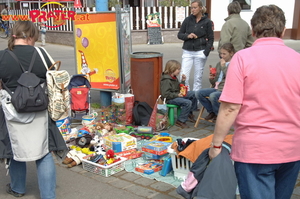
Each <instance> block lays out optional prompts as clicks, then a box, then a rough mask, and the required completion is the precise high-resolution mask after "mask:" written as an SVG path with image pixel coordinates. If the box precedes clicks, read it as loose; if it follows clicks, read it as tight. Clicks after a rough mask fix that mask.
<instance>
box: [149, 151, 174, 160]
mask: <svg viewBox="0 0 300 199" xmlns="http://www.w3.org/2000/svg"><path fill="white" fill-rule="evenodd" d="M167 155H168V154H167V153H166V154H163V155H156V154H153V153H148V152H144V157H145V159H154V160H161V159H163V158H164V157H166V156H167Z"/></svg>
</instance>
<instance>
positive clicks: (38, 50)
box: [35, 47, 61, 70]
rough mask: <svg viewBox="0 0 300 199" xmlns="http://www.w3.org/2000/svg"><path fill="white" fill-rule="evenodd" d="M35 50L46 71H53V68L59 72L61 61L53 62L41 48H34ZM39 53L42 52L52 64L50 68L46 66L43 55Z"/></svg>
mask: <svg viewBox="0 0 300 199" xmlns="http://www.w3.org/2000/svg"><path fill="white" fill-rule="evenodd" d="M35 49H36V51H37V52H38V53H39V55H40V57H41V59H42V61H43V62H44V65H45V67H46V69H47V70H53V69H52V68H54V69H55V70H59V68H60V65H61V61H54V60H53V58H52V57H51V56H50V55H49V53H48V52H47V51H46V50H45V48H43V47H35ZM41 49H42V50H41ZM41 51H44V53H45V54H46V55H47V57H48V58H49V60H50V62H51V63H52V65H51V66H50V67H48V66H47V64H46V61H45V57H44V55H43V53H42V52H41Z"/></svg>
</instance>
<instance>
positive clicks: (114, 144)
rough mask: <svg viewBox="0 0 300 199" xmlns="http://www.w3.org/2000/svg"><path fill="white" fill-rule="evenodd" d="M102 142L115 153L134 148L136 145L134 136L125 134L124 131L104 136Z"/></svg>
mask: <svg viewBox="0 0 300 199" xmlns="http://www.w3.org/2000/svg"><path fill="white" fill-rule="evenodd" d="M103 140H104V144H105V145H106V146H107V147H108V148H110V149H112V150H114V151H115V153H118V152H122V151H126V150H130V149H135V148H136V147H137V140H136V138H135V137H132V136H130V135H127V134H126V133H119V134H115V135H110V136H107V137H104V139H103Z"/></svg>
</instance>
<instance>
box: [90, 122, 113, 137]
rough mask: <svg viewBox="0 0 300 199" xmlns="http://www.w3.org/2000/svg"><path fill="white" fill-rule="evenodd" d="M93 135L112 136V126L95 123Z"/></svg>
mask: <svg viewBox="0 0 300 199" xmlns="http://www.w3.org/2000/svg"><path fill="white" fill-rule="evenodd" d="M94 133H95V134H97V135H100V136H103V137H104V136H108V135H112V134H113V126H112V124H111V123H101V122H97V123H95V126H94Z"/></svg>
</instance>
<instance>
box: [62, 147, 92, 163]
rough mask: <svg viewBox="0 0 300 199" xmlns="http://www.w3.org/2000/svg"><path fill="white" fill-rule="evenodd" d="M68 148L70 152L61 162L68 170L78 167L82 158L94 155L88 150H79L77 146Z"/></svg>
mask: <svg viewBox="0 0 300 199" xmlns="http://www.w3.org/2000/svg"><path fill="white" fill-rule="evenodd" d="M70 148H71V150H70V151H69V152H68V154H67V157H66V158H65V159H64V161H63V164H66V165H67V166H68V168H72V167H74V166H76V165H79V164H80V163H81V160H82V158H83V157H85V156H86V155H90V154H93V153H94V152H92V151H90V150H89V149H88V148H81V147H78V146H71V147H70Z"/></svg>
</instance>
